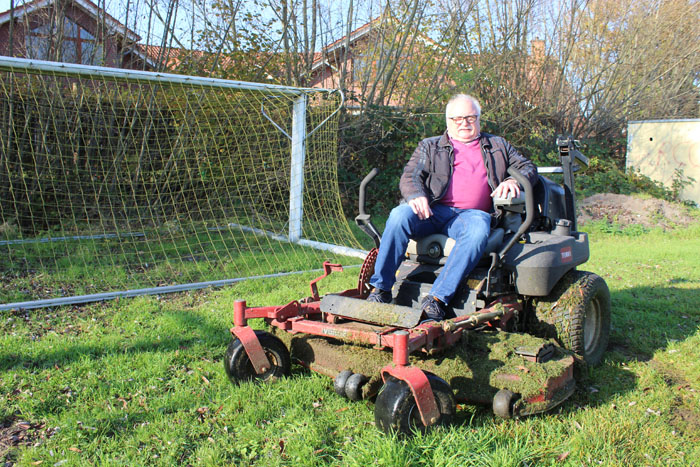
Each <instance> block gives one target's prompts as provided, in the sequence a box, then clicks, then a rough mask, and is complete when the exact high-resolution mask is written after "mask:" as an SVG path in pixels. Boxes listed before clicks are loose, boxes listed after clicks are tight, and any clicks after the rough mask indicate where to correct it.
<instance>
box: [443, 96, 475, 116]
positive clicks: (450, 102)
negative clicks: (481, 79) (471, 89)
mask: <svg viewBox="0 0 700 467" xmlns="http://www.w3.org/2000/svg"><path fill="white" fill-rule="evenodd" d="M460 100H468V101H471V102H472V104H474V108H475V109H476V114H477V115H479V116H481V104H479V101H478V100H477V98H476V97H474V96H470V95H469V94H455V95H454V96H452V97H450V100H449V101H447V105H446V106H445V111H447V108H448V107H449V106H450V104H452V103H453V102H456V101H460Z"/></svg>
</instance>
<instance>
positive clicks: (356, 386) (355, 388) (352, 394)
mask: <svg viewBox="0 0 700 467" xmlns="http://www.w3.org/2000/svg"><path fill="white" fill-rule="evenodd" d="M368 380H369V378H367V377H366V376H365V375H363V374H361V373H355V374H353V375H351V376H350V377H349V378H348V380H347V381H346V382H345V395H346V396H348V399H350V400H351V401H359V400H362V386H364V385H365V383H366V382H367V381H368Z"/></svg>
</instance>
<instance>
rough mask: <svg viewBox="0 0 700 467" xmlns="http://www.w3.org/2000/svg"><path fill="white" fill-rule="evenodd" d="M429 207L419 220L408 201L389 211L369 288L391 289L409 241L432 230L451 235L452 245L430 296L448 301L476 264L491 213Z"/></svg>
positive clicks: (435, 205)
mask: <svg viewBox="0 0 700 467" xmlns="http://www.w3.org/2000/svg"><path fill="white" fill-rule="evenodd" d="M430 208H431V209H432V211H433V215H432V216H430V217H429V218H428V219H423V220H420V219H419V218H418V216H417V215H416V214H414V213H413V210H412V209H411V207H410V206H409V205H408V204H400V205H399V206H397V207H395V208H394V209H393V210H392V211H391V214H390V215H389V219H388V220H387V221H386V227H385V228H384V234H383V235H382V241H381V244H380V245H379V254H378V255H377V262H376V263H375V265H374V275H373V276H372V278H371V279H370V284H371V285H372V286H373V287H376V288H378V289H382V290H391V288H392V286H393V285H394V282H396V270H397V269H398V267H399V264H400V263H401V261H402V260H403V258H404V255H405V254H406V247H407V246H408V242H409V240H410V239H411V238H421V237H425V236H426V235H430V234H434V233H443V234H445V235H447V236H448V237H451V238H453V239H454V240H455V245H454V247H453V248H452V252H451V253H450V256H448V257H447V262H446V263H445V267H444V268H443V269H442V272H441V273H440V275H439V276H438V278H437V279H436V280H435V283H433V287H432V288H431V289H430V295H432V296H433V297H435V298H437V299H439V300H440V301H442V302H443V303H449V301H450V300H451V299H452V296H453V295H454V294H455V292H456V291H457V287H458V286H459V283H460V282H461V281H462V279H463V278H464V277H466V276H467V275H468V274H469V273H470V272H471V271H472V269H474V267H475V266H476V265H477V263H478V262H479V259H481V255H482V254H483V253H484V249H485V248H486V243H487V241H488V238H489V233H490V232H491V216H490V215H489V214H488V213H486V212H484V211H480V210H478V209H458V208H453V207H450V206H445V205H443V204H439V203H435V204H433V205H432V206H430Z"/></svg>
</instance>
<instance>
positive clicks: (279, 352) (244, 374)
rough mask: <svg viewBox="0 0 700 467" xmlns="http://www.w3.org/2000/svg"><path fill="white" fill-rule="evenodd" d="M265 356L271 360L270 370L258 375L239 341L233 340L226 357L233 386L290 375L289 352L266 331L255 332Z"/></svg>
mask: <svg viewBox="0 0 700 467" xmlns="http://www.w3.org/2000/svg"><path fill="white" fill-rule="evenodd" d="M255 335H256V336H257V337H258V340H259V341H260V345H261V346H262V348H263V350H264V351H265V355H266V356H267V358H268V360H270V364H271V366H270V369H269V370H267V371H265V372H263V373H262V374H257V373H256V372H255V369H254V368H253V364H252V363H251V361H250V358H249V357H248V354H247V353H246V351H245V348H244V347H243V344H241V341H240V340H239V339H233V340H232V341H231V343H230V344H229V346H228V348H227V349H226V355H225V356H224V369H225V370H226V375H228V379H229V380H231V382H232V383H233V384H239V383H242V382H245V381H264V382H271V381H275V380H277V379H279V378H281V377H282V376H287V375H289V370H290V369H291V367H292V363H291V359H290V357H289V350H287V347H286V346H285V345H284V343H283V342H282V341H281V340H279V339H278V338H277V337H275V336H273V335H272V334H270V333H268V332H265V331H255Z"/></svg>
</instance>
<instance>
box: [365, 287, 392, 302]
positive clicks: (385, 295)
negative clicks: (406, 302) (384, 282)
mask: <svg viewBox="0 0 700 467" xmlns="http://www.w3.org/2000/svg"><path fill="white" fill-rule="evenodd" d="M367 301H368V302H372V303H391V290H382V289H378V288H376V287H375V288H373V289H372V292H370V294H369V296H368V297H367Z"/></svg>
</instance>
